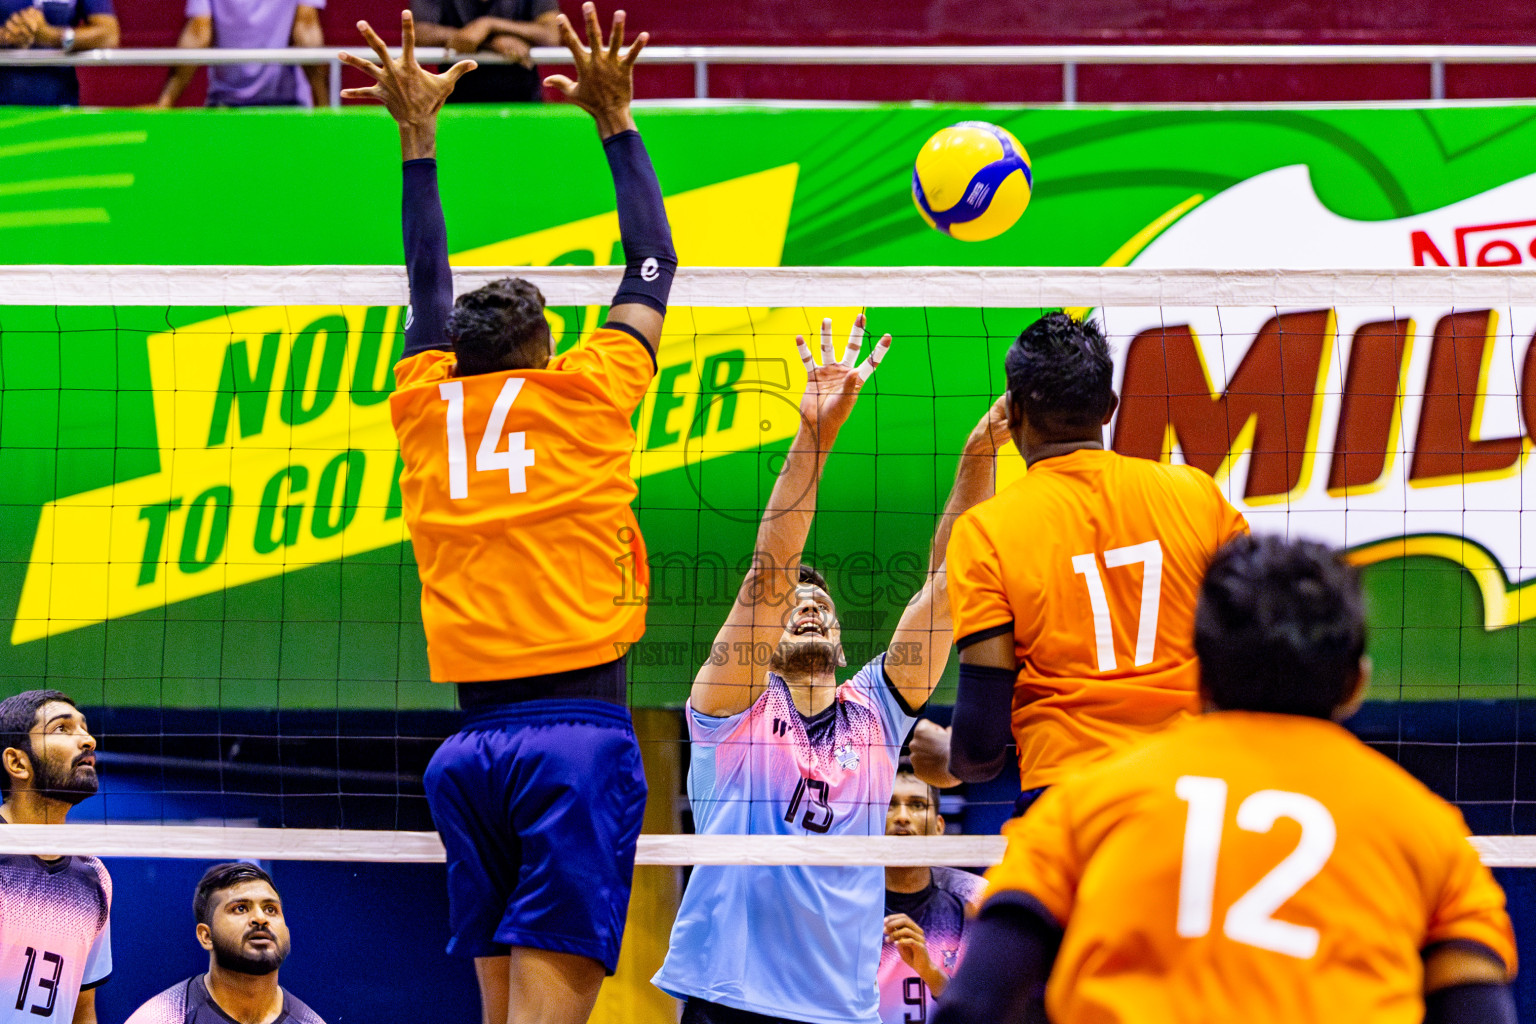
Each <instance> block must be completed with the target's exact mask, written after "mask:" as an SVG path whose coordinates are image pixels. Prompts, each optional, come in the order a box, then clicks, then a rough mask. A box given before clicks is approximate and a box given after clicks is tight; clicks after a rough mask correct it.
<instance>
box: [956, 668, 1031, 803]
mask: <svg viewBox="0 0 1536 1024" xmlns="http://www.w3.org/2000/svg"><path fill="white" fill-rule="evenodd" d="M1017 678H1018V674H1017V673H1015V672H1010V671H1009V670H1008V669H1005V668H994V667H992V666H989V665H967V664H966V663H965V662H963V661H962V662H961V663H960V687H959V690H958V691H957V692H956V694H955V714H954V717H953V718H952V719H951V720H950V722H951V728H952V730H953V731H952V733H951V735H950V740H949V770H950V771H951V772H953V773H954V774H955V777H956V778H958V779H961V780H962V781H964V782H986V781H988V780H989V779H995V778H997V773H998V772H1000V771H1002V770H1003V765H1004V764H1006V763H1007V761H1008V740H1009V738H1010V735H1011V734H1010V720H1011V718H1012V716H1013V687H1014V683H1015V681H1016V680H1017Z"/></svg>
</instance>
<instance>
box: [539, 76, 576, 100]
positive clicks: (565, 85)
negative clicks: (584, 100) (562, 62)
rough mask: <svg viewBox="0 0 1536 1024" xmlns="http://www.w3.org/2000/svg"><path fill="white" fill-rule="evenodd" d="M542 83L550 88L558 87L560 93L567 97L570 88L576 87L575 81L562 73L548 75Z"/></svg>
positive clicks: (569, 93)
mask: <svg viewBox="0 0 1536 1024" xmlns="http://www.w3.org/2000/svg"><path fill="white" fill-rule="evenodd" d="M544 84H545V85H547V86H549V87H550V88H551V89H559V90H560V95H562V96H565V97H569V96H570V95H571V90H572V89H574V88H576V83H575V82H573V81H571V80H570V79H569V78H567V77H565V76H564V75H550V76H549V77H548V78H546V79H544Z"/></svg>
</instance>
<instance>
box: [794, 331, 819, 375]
mask: <svg viewBox="0 0 1536 1024" xmlns="http://www.w3.org/2000/svg"><path fill="white" fill-rule="evenodd" d="M795 346H796V347H797V348H799V349H800V361H801V362H802V363H804V364H805V372H806V373H815V372H816V358H815V357H814V356H812V355H811V346H809V345H807V344H806V343H805V335H803V334H797V335H795Z"/></svg>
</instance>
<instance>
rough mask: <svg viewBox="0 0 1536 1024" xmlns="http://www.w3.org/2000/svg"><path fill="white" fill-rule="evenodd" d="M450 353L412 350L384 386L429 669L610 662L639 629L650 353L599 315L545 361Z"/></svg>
mask: <svg viewBox="0 0 1536 1024" xmlns="http://www.w3.org/2000/svg"><path fill="white" fill-rule="evenodd" d="M455 368H456V360H455V358H454V355H453V353H452V352H444V351H438V350H429V351H426V352H419V353H417V354H415V355H410V356H407V357H405V358H403V359H401V360H400V361H399V362H398V363H396V364H395V382H396V390H395V393H394V394H393V395H392V396H391V397H390V416H391V418H392V420H393V422H394V426H395V433H396V434H397V435H398V437H399V439H400V457H401V460H402V461H403V463H404V466H403V469H402V471H401V473H400V499H401V507H402V511H403V512H404V515H405V521H406V526H407V527H408V528H409V530H410V534H411V546H412V548H413V549H414V551H415V554H416V566H417V569H418V571H419V572H420V574H421V620H422V626H423V628H424V629H425V631H426V635H427V660H428V662H429V664H430V666H431V673H432V679H433V681H434V682H454V683H468V682H482V681H487V680H498V679H517V678H523V677H526V676H535V675H545V674H548V673H553V672H565V671H569V670H572V669H580V668H590V667H592V666H594V665H602V664H605V663H607V662H610V661H614V660H615V659H617V658H619V657H620V656H622V655H623V653H624V652H625V651H626V650H627V649H628V646H629V645H630V644H632V643H634V642H635V641H636V640H639V639H640V636H641V635H642V634H643V633H644V632H645V596H646V592H647V588H648V582H649V579H648V576H647V571H646V556H645V544H644V541H643V540H642V539H641V536H640V527H639V524H638V523H637V522H636V521H635V516H634V512H633V510H631V508H630V502H631V501H633V500H634V497H635V494H636V490H637V489H636V487H635V483H634V481H633V480H632V479H631V478H630V475H629V466H630V457H631V454H632V452H633V450H634V444H635V433H634V429H633V427H632V426H631V424H630V416H631V414H632V413H633V412H634V410H635V408H636V407H637V406H638V405H639V404H640V400H641V399H642V398H643V397H644V395H645V391H646V388H647V387H648V386H649V385H650V381H651V378H652V376H653V375H654V374H655V368H656V363H655V360H654V359H653V358H652V356H651V353H650V351H649V350H648V349H647V348H646V347H645V346H644V345H643V344H642V343H641V342H640V341H639V339H638V338H636V337H635V336H633V335H632V334H630V333H628V332H627V331H623V330H617V329H611V328H603V329H601V330H598V331H597V332H595V333H594V334H593V335H592V336H591V337H590V338H589V339H587V341H586V343H585V344H583V345H582V346H581V347H580V348H578V349H573V350H572V351H570V352H566V353H563V354H561V355H559V356H556V357H554V358H553V359H551V360H550V361H549V364H548V366H546V367H545V368H544V369H540V370H507V371H502V372H498V373H484V374H475V375H472V376H464V377H459V376H455V375H454V371H455Z"/></svg>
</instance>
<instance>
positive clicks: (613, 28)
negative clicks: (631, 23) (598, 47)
mask: <svg viewBox="0 0 1536 1024" xmlns="http://www.w3.org/2000/svg"><path fill="white" fill-rule="evenodd" d="M623 47H624V12H623V11H614V12H613V23H612V24H611V25H609V26H608V57H609V59H610V60H618V59H619V50H621V49H623Z"/></svg>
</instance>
